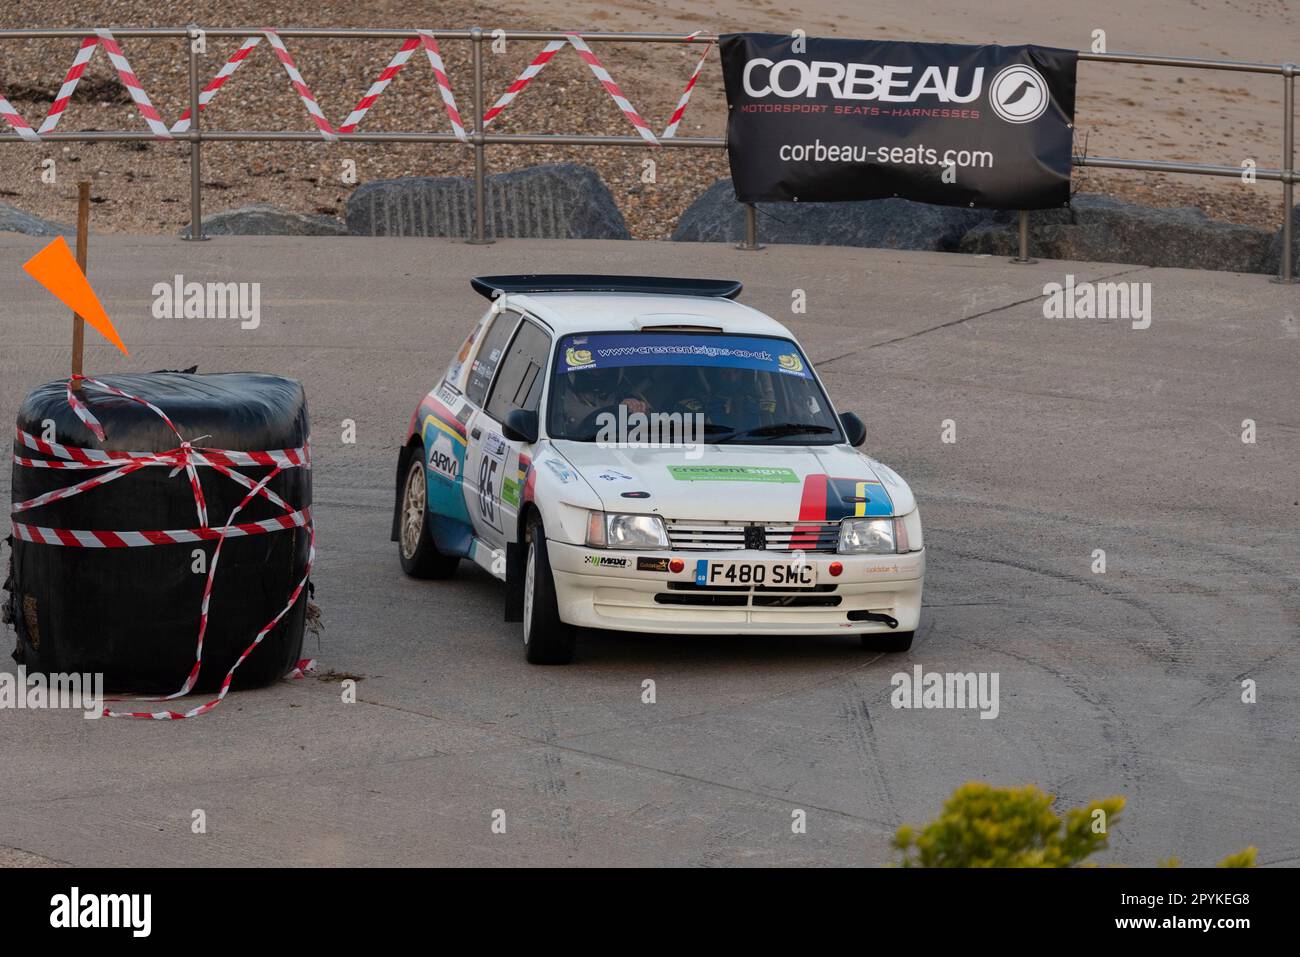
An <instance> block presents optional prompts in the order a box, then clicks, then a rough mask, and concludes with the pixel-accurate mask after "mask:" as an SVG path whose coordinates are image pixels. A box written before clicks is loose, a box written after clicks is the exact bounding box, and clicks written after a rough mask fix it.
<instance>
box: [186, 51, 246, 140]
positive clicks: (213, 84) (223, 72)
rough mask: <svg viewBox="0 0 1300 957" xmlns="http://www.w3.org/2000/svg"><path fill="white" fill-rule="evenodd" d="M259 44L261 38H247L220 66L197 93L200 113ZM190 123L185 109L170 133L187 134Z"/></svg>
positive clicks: (187, 111)
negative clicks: (215, 73)
mask: <svg viewBox="0 0 1300 957" xmlns="http://www.w3.org/2000/svg"><path fill="white" fill-rule="evenodd" d="M261 42H262V38H261V37H249V38H248V39H247V40H245V41H244V42H243V43H242V44H241V45H240V47H239V49H238V50H236V51H235V52H234V53H233V54H231V56H230V59H229V60H227V61H226V62H225V64H223V65H222V67H221V69H220V70H218V71H217V75H216V76H214V77H213V78H212V80H211V81H210V82H209V83H208V85H207V86H205V87H204V88H203V90H202V91H201V92H200V93H199V112H200V113H202V112H203V111H204V110H206V109H207V108H208V104H209V103H211V102H212V98H213V97H214V96H216V95H217V91H218V90H219V89H221V88H222V86H224V85H225V82H226V81H227V80H229V79H230V77H231V75H232V74H234V72H235V71H236V70H238V69H239V68H240V67H241V66H242V65H243V63H244V61H245V60H247V59H248V55H249V54H250V53H252V52H253V49H254V48H255V47H256V46H257V45H258V44H259V43H261ZM190 122H191V117H190V111H189V107H186V108H185V112H184V113H182V114H181V118H180V119H179V120H177V121H176V122H175V123H174V124H173V125H172V133H187V132H189V129H190Z"/></svg>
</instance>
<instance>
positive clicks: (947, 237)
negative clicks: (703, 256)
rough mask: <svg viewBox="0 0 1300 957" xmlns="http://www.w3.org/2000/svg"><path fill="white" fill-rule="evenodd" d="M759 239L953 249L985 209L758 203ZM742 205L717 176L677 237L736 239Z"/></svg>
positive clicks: (877, 202) (895, 203)
mask: <svg viewBox="0 0 1300 957" xmlns="http://www.w3.org/2000/svg"><path fill="white" fill-rule="evenodd" d="M757 208H758V238H759V240H760V241H761V242H764V243H793V244H798V245H807V246H872V247H877V248H884V249H937V250H944V251H949V252H951V251H954V250H956V249H957V246H958V244H959V243H960V242H961V238H962V236H964V235H965V234H966V233H967V232H968V231H969V230H970V229H972V228H973V227H975V226H977V225H978V224H980V223H984V222H988V221H989V220H990V219H991V217H992V215H993V214H991V213H990V212H988V211H986V210H978V209H967V208H965V207H961V206H931V205H928V204H926V203H914V202H912V201H911V200H906V199H892V198H891V199H869V200H861V201H854V202H847V203H758V204H757ZM744 235H745V208H744V206H743V205H741V204H740V203H738V202H737V201H736V194H735V190H734V188H733V187H732V185H731V180H729V179H721V180H718V181H717V182H716V183H714V184H713V185H712V186H710V187H709V188H708V189H707V190H705V191H704V193H703V195H701V196H700V198H699V199H697V200H696V201H695V202H694V203H692V204H691V205H690V208H688V209H687V210H686V212H684V213H683V214H682V218H681V219H680V220H679V221H678V223H677V229H676V230H674V231H673V237H672V238H673V240H674V241H676V242H691V243H723V242H728V243H731V242H740V240H741V239H743V238H744Z"/></svg>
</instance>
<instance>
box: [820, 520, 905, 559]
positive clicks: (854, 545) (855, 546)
mask: <svg viewBox="0 0 1300 957" xmlns="http://www.w3.org/2000/svg"><path fill="white" fill-rule="evenodd" d="M899 524H900V523H898V522H896V521H895V519H892V518H846V519H844V520H843V521H841V522H840V543H839V547H838V548H837V549H836V551H838V552H839V553H840V554H841V555H885V554H889V555H892V554H894V553H895V552H897V551H900V550H901V551H906V550H907V546H906V544H904V543H902V542H900V541H899ZM904 534H906V533H904ZM900 545H901V546H902V548H901V549H900V547H899V546H900Z"/></svg>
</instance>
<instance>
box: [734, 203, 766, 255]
mask: <svg viewBox="0 0 1300 957" xmlns="http://www.w3.org/2000/svg"><path fill="white" fill-rule="evenodd" d="M742 205H743V206H744V207H745V238H744V239H742V240H741V241H740V242H738V243H736V248H737V249H744V250H746V251H749V252H753V251H756V250H759V249H762V248H763V244H762V243H760V242H759V241H758V207H756V206H755V205H754V204H753V203H744V204H742Z"/></svg>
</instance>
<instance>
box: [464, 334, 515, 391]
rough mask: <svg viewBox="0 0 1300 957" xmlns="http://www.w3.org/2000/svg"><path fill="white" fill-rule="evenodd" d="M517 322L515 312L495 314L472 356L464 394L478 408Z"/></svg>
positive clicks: (503, 355)
mask: <svg viewBox="0 0 1300 957" xmlns="http://www.w3.org/2000/svg"><path fill="white" fill-rule="evenodd" d="M518 322H519V313H517V312H502V313H500V314H499V315H497V317H496V318H495V319H493V320H492V325H491V326H490V327H489V328H488V331H487V335H485V336H484V337H483V343H482V344H481V345H480V346H479V348H478V353H477V354H476V355H475V356H474V364H473V365H472V366H470V370H469V381H468V382H467V383H466V384H465V395H466V396H467V397H468V398H469V400H470V401H471V402H473V403H474V404H475V405H477V406H478V407H479V408H482V407H483V400H484V399H486V398H487V391H488V386H490V385H491V384H492V375H493V373H495V372H496V371H497V366H499V365H500V364H501V360H502V359H503V358H504V357H505V352H506V343H507V342H509V341H510V335H511V333H513V332H514V331H515V326H516V325H517V324H518Z"/></svg>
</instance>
